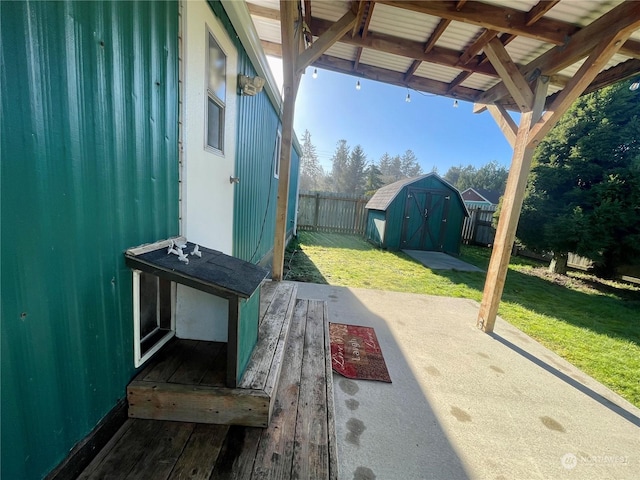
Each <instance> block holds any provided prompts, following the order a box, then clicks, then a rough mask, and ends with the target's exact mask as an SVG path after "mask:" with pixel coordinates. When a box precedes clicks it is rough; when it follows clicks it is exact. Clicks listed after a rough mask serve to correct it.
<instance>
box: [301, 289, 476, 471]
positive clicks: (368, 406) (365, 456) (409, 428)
mask: <svg viewBox="0 0 640 480" xmlns="http://www.w3.org/2000/svg"><path fill="white" fill-rule="evenodd" d="M298 298H309V299H318V300H324V301H325V302H327V304H328V312H329V320H330V321H331V322H336V323H347V324H352V325H366V326H370V327H373V328H374V329H375V331H376V335H377V337H378V340H379V341H380V345H381V348H382V350H383V354H384V357H385V362H386V363H387V367H388V368H389V373H390V375H391V380H392V383H391V384H388V383H382V382H375V381H367V380H350V379H347V378H345V377H342V376H340V375H338V374H334V396H335V399H336V404H335V410H336V434H337V444H338V461H339V471H340V475H339V478H341V479H351V478H353V479H357V480H366V479H374V478H406V479H413V478H415V479H417V478H439V479H440V478H441V479H444V478H447V479H451V480H457V479H460V480H463V479H468V478H470V475H469V473H468V472H467V471H466V469H465V466H464V465H463V463H462V461H461V459H460V457H459V456H458V453H457V452H456V450H455V448H454V447H453V446H452V444H451V442H450V441H449V439H448V437H447V433H446V432H445V430H444V429H443V427H442V426H441V423H440V420H439V418H438V417H437V416H436V414H435V412H434V410H433V408H432V407H431V405H430V403H429V401H428V400H427V398H426V397H425V394H424V392H423V390H422V387H421V385H420V382H419V381H418V379H417V378H416V377H415V375H414V373H413V371H412V368H411V367H410V365H409V364H408V362H407V359H406V358H405V357H404V353H403V349H402V347H401V346H400V345H399V344H398V343H397V341H396V340H395V337H394V335H393V333H392V332H391V330H390V329H389V327H388V325H387V323H386V320H385V319H384V318H382V317H380V316H379V315H376V314H375V313H373V312H372V311H371V310H370V309H369V308H368V307H367V306H366V305H365V304H363V303H362V302H361V301H360V300H359V299H358V298H356V297H355V296H354V295H353V294H352V293H351V292H350V291H349V290H348V289H347V288H345V287H332V286H325V285H314V284H299V285H298Z"/></svg>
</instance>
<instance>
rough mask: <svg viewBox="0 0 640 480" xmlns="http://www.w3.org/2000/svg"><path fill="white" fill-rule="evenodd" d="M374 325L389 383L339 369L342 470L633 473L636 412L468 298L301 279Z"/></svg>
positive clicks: (318, 295)
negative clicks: (491, 324) (490, 318)
mask: <svg viewBox="0 0 640 480" xmlns="http://www.w3.org/2000/svg"><path fill="white" fill-rule="evenodd" d="M298 297H299V298H304V299H320V300H325V301H327V303H328V309H329V320H330V321H333V322H341V323H349V324H357V325H366V326H371V327H374V328H375V330H376V334H377V336H378V339H379V341H380V345H381V348H382V350H383V353H384V356H385V360H386V362H387V366H388V369H389V373H390V375H391V379H392V381H393V383H392V384H384V383H380V382H371V381H352V380H348V379H345V378H343V377H340V376H338V375H336V374H334V392H335V393H334V395H335V408H336V430H337V437H338V438H337V442H338V462H339V472H340V478H341V479H374V478H377V479H450V480H453V479H463V478H491V479H536V478H544V479H550V478H561V479H562V478H571V479H602V478H616V479H631V478H638V472H639V471H640V453H639V452H640V429H639V428H638V427H639V426H640V410H639V409H638V408H636V407H634V406H633V405H631V404H630V403H629V402H627V401H625V400H624V399H622V398H621V397H620V396H618V395H616V394H615V393H613V392H611V391H610V390H609V389H607V388H606V387H604V386H603V385H601V384H600V383H598V382H596V381H595V380H593V379H592V378H590V377H589V376H587V375H586V374H585V373H583V372H581V371H580V370H578V369H577V368H575V367H574V366H572V365H571V364H569V363H568V362H566V361H565V360H563V359H562V358H560V357H559V356H557V355H556V354H554V353H552V352H551V351H549V350H548V349H546V348H545V347H543V346H541V345H540V344H539V343H537V342H536V341H534V340H533V339H531V338H530V337H528V336H527V335H525V334H523V333H522V332H520V331H519V330H518V329H516V328H514V327H512V326H511V325H509V324H508V323H506V322H504V321H502V320H501V319H498V322H497V323H496V329H495V333H494V334H491V335H487V334H484V333H482V332H481V331H480V330H478V329H477V328H476V327H475V319H476V316H477V313H478V309H479V305H478V303H477V302H475V301H472V300H466V299H454V298H445V297H432V296H425V295H416V294H405V293H393V292H383V291H375V290H364V289H350V288H343V287H332V286H326V285H315V284H304V283H299V284H298Z"/></svg>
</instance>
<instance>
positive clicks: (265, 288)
mask: <svg viewBox="0 0 640 480" xmlns="http://www.w3.org/2000/svg"><path fill="white" fill-rule="evenodd" d="M277 288H278V282H272V281H271V280H265V281H264V282H262V286H261V287H260V322H262V319H263V317H264V314H265V313H266V311H267V309H268V308H269V305H271V302H272V301H273V297H274V295H275V294H276V290H277Z"/></svg>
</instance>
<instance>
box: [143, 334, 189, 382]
mask: <svg viewBox="0 0 640 480" xmlns="http://www.w3.org/2000/svg"><path fill="white" fill-rule="evenodd" d="M184 348H185V345H184V344H183V343H182V342H180V341H179V340H178V339H177V338H175V337H174V338H172V339H171V340H170V341H169V343H167V345H166V346H164V347H163V348H162V349H161V350H160V351H159V352H158V353H157V354H156V358H154V359H153V360H150V361H148V362H147V364H146V365H145V366H144V367H143V368H142V370H140V372H139V373H138V374H137V375H136V377H135V378H136V380H149V381H151V382H164V381H166V380H167V379H168V378H169V377H170V376H171V375H173V372H175V370H176V368H178V366H179V365H180V363H179V362H180V361H181V360H180V356H181V355H180V352H181V351H182V349H184Z"/></svg>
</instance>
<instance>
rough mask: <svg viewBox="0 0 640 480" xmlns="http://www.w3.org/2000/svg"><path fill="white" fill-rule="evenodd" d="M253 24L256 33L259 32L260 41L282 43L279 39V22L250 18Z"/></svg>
mask: <svg viewBox="0 0 640 480" xmlns="http://www.w3.org/2000/svg"><path fill="white" fill-rule="evenodd" d="M251 18H252V19H253V24H254V25H255V27H256V31H257V32H260V40H266V41H267V42H273V43H282V42H281V39H280V38H281V37H280V35H281V34H280V22H278V21H276V20H270V19H268V18H263V17H256V16H255V15H254V16H252V17H251Z"/></svg>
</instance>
